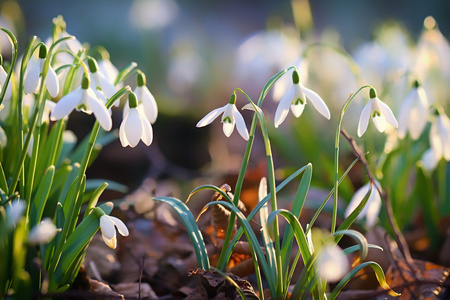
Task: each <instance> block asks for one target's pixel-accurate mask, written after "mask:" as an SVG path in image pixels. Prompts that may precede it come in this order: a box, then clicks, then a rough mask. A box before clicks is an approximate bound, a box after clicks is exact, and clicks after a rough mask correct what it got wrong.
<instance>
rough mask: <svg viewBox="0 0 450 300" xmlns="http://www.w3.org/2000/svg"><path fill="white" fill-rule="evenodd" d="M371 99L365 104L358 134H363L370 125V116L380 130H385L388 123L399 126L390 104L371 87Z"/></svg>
mask: <svg viewBox="0 0 450 300" xmlns="http://www.w3.org/2000/svg"><path fill="white" fill-rule="evenodd" d="M369 96H370V100H369V102H367V104H366V106H364V108H363V110H362V112H361V116H360V117H359V124H358V136H362V135H363V134H364V132H366V130H367V126H368V125H369V118H372V121H373V123H374V124H375V127H376V128H377V129H378V131H379V132H384V130H385V129H386V124H389V125H391V126H392V127H395V128H397V127H398V123H397V120H396V119H395V116H394V114H393V113H392V111H391V109H390V108H389V106H387V105H386V104H385V103H384V102H383V101H381V100H380V99H378V97H377V92H376V91H375V89H374V88H370V92H369Z"/></svg>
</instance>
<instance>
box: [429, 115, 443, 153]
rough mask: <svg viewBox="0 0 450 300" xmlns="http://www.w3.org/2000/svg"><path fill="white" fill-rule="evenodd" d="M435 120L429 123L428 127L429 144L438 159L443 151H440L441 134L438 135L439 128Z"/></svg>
mask: <svg viewBox="0 0 450 300" xmlns="http://www.w3.org/2000/svg"><path fill="white" fill-rule="evenodd" d="M437 122H438V121H437V120H436V121H435V122H433V123H432V124H431V129H430V145H431V148H432V149H433V153H434V155H435V156H436V158H437V159H438V160H439V159H441V157H442V155H443V153H442V148H443V147H442V140H441V136H440V135H439V129H438V124H437Z"/></svg>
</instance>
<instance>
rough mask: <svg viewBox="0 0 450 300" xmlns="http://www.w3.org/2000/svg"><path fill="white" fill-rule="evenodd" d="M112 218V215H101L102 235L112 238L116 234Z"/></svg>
mask: <svg viewBox="0 0 450 300" xmlns="http://www.w3.org/2000/svg"><path fill="white" fill-rule="evenodd" d="M110 218H111V217H109V216H107V215H103V216H101V217H100V229H101V230H102V235H103V236H105V237H106V238H107V239H112V238H113V237H114V236H115V235H116V229H115V228H114V222H113V221H112V220H111V219H110Z"/></svg>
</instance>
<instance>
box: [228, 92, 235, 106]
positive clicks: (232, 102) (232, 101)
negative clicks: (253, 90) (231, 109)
mask: <svg viewBox="0 0 450 300" xmlns="http://www.w3.org/2000/svg"><path fill="white" fill-rule="evenodd" d="M228 103H229V104H236V93H235V92H233V93H232V94H231V96H230V101H228Z"/></svg>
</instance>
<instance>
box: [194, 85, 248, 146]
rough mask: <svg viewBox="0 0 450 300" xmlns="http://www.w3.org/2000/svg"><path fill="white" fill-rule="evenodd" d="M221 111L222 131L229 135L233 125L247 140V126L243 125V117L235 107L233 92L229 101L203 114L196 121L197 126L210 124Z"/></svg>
mask: <svg viewBox="0 0 450 300" xmlns="http://www.w3.org/2000/svg"><path fill="white" fill-rule="evenodd" d="M222 113H223V115H222V123H223V133H224V134H225V135H226V136H227V137H229V136H230V135H231V134H232V133H233V130H234V127H235V126H236V127H237V130H238V132H239V134H240V135H241V136H242V138H243V139H244V140H246V141H247V140H248V138H249V135H248V131H247V126H245V121H244V118H243V117H242V115H241V113H240V112H239V111H238V110H237V108H236V94H235V93H233V94H231V97H230V101H229V102H228V103H227V104H226V105H225V106H222V107H219V108H216V109H214V110H213V111H211V112H209V113H208V114H207V115H206V116H204V117H203V119H201V120H200V121H199V122H198V123H197V127H203V126H206V125H209V124H211V123H212V121H214V120H215V119H216V118H217V117H218V116H219V115H220V114H222Z"/></svg>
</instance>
